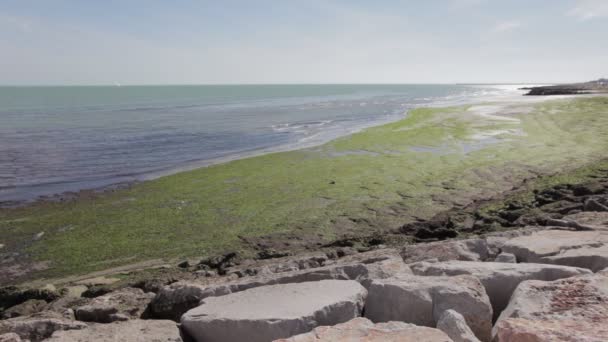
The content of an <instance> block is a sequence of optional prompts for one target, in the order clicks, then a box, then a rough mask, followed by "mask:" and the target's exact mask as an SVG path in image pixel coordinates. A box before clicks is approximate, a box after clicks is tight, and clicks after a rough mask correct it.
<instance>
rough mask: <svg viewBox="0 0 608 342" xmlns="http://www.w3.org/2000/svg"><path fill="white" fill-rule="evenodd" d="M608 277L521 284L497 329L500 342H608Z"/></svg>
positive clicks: (580, 277) (496, 338) (496, 334)
mask: <svg viewBox="0 0 608 342" xmlns="http://www.w3.org/2000/svg"><path fill="white" fill-rule="evenodd" d="M607 325H608V277H605V276H601V275H586V276H579V277H572V278H567V279H560V280H556V281H551V282H544V281H537V280H529V281H525V282H522V283H521V284H520V285H519V286H518V287H517V290H516V291H515V292H514V293H513V297H512V298H511V300H510V302H509V306H508V307H507V308H506V309H505V310H504V311H503V312H502V313H501V315H500V318H499V319H498V321H497V322H496V325H495V326H494V330H493V335H494V338H495V341H497V342H518V341H597V342H599V341H608V330H606V329H605V327H606V326H607Z"/></svg>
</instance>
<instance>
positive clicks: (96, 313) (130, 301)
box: [74, 287, 154, 323]
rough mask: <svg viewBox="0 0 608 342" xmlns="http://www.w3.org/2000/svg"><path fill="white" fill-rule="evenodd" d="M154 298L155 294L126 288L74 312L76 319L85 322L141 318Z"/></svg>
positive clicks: (93, 300) (93, 301) (97, 299)
mask: <svg viewBox="0 0 608 342" xmlns="http://www.w3.org/2000/svg"><path fill="white" fill-rule="evenodd" d="M152 298H154V294H153V293H145V292H144V291H142V290H141V289H136V288H132V287H126V288H124V289H121V290H119V291H115V292H111V293H108V294H106V295H103V296H101V297H97V298H94V299H92V300H91V302H90V303H89V304H87V305H83V306H79V307H77V308H76V309H75V310H74V314H75V316H76V319H77V320H79V321H84V322H97V323H110V322H114V321H123V320H127V319H129V318H140V317H141V316H142V314H143V312H144V310H145V308H146V307H147V306H148V304H149V303H150V301H151V300H152Z"/></svg>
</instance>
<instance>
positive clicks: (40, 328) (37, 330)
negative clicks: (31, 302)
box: [0, 311, 87, 342]
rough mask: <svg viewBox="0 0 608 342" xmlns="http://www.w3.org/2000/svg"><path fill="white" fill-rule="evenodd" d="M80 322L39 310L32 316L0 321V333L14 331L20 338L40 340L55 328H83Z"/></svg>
mask: <svg viewBox="0 0 608 342" xmlns="http://www.w3.org/2000/svg"><path fill="white" fill-rule="evenodd" d="M86 327H87V325H86V324H84V323H82V322H77V321H72V320H67V319H65V318H62V317H61V315H59V314H57V313H53V312H46V311H45V312H41V313H38V314H35V315H32V316H26V317H16V318H11V319H7V320H2V321H0V334H5V333H15V334H17V335H19V337H20V338H21V339H24V340H30V341H32V342H36V341H41V340H43V339H45V338H47V337H49V336H51V335H52V334H53V332H55V331H57V330H76V329H84V328H86Z"/></svg>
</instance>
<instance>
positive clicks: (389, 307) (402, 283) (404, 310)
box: [365, 275, 492, 342]
mask: <svg viewBox="0 0 608 342" xmlns="http://www.w3.org/2000/svg"><path fill="white" fill-rule="evenodd" d="M450 309H454V310H456V311H458V312H460V313H461V314H462V315H463V317H464V318H465V320H466V321H467V324H468V325H469V326H470V327H471V330H472V331H473V332H474V333H475V335H476V336H477V337H478V338H479V339H480V340H482V341H484V342H487V341H489V340H490V335H491V329H492V306H491V304H490V299H489V298H488V296H487V295H486V293H485V291H484V288H483V286H482V285H481V283H480V282H479V280H478V279H477V278H475V277H472V276H466V275H463V276H456V277H419V276H409V277H404V278H402V279H380V280H378V279H375V280H372V281H371V285H370V287H369V292H368V297H367V300H366V304H365V317H366V318H369V319H370V320H372V321H373V322H376V323H379V322H389V321H402V322H406V323H412V324H416V325H422V326H427V327H435V326H436V325H437V322H438V320H439V318H440V317H439V316H440V315H441V314H442V313H443V312H444V311H445V310H450Z"/></svg>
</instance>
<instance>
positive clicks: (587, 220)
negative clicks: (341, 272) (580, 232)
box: [564, 211, 608, 230]
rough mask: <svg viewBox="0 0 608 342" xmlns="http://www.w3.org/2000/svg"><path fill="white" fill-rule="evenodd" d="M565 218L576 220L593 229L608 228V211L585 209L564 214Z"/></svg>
mask: <svg viewBox="0 0 608 342" xmlns="http://www.w3.org/2000/svg"><path fill="white" fill-rule="evenodd" d="M564 220H568V221H573V222H576V223H577V224H579V225H581V226H585V227H590V228H592V229H593V230H608V212H598V211H583V212H580V213H577V214H572V215H567V216H564Z"/></svg>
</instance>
